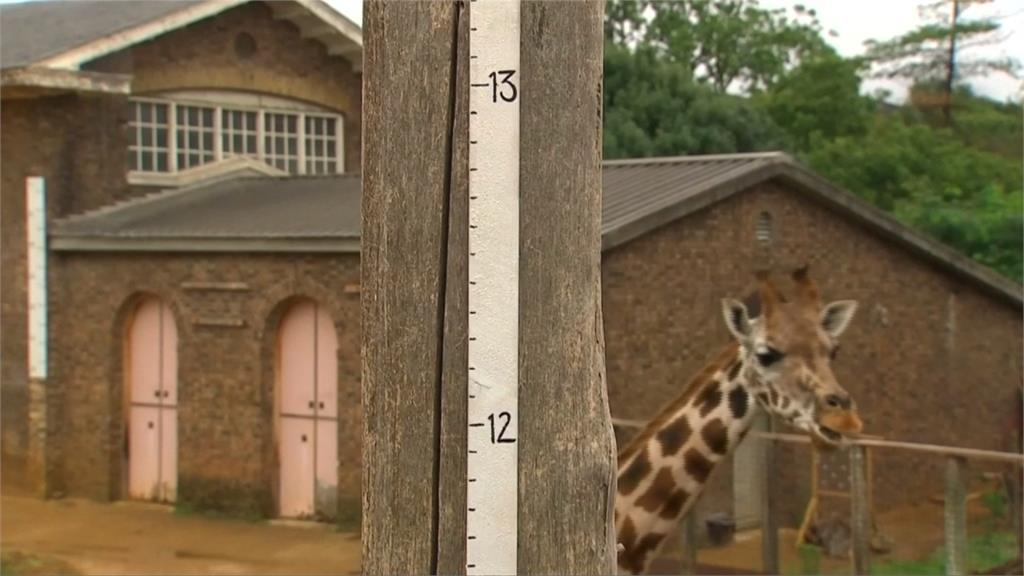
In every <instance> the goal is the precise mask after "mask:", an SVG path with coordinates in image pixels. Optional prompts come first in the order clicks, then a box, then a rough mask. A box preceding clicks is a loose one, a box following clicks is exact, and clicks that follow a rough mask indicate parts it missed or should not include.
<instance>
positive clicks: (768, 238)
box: [754, 212, 775, 248]
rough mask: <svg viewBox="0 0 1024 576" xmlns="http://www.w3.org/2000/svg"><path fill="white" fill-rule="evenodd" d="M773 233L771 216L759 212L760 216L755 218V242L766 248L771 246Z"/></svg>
mask: <svg viewBox="0 0 1024 576" xmlns="http://www.w3.org/2000/svg"><path fill="white" fill-rule="evenodd" d="M774 232H775V231H774V229H773V227H772V215H771V214H770V213H768V212H761V215H760V216H758V217H757V226H756V227H755V229H754V236H755V237H756V238H757V242H758V243H759V244H760V245H761V246H763V247H766V248H767V247H768V246H771V243H772V236H773V234H774Z"/></svg>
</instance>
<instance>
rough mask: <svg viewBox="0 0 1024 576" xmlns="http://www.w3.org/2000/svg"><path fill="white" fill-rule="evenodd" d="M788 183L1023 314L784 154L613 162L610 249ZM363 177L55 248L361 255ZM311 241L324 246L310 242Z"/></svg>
mask: <svg viewBox="0 0 1024 576" xmlns="http://www.w3.org/2000/svg"><path fill="white" fill-rule="evenodd" d="M769 180H774V181H779V182H782V183H784V184H786V185H787V186H788V187H789V188H790V189H793V190H795V191H797V192H798V193H801V194H804V195H805V196H806V197H807V198H809V199H811V200H813V201H816V202H818V203H820V204H823V205H825V206H826V207H828V208H830V209H832V210H834V211H835V212H836V213H837V214H838V215H839V216H842V217H845V218H848V219H850V220H853V221H855V222H857V223H859V224H861V225H862V226H863V227H864V228H866V229H867V230H869V231H871V232H873V233H875V234H877V235H879V236H881V237H883V238H885V239H887V240H889V241H891V242H893V243H894V244H896V245H899V246H902V247H903V248H905V249H907V250H909V251H910V252H912V253H913V254H915V255H916V256H918V257H920V258H923V259H925V260H927V261H929V262H932V263H933V264H935V265H937V266H938V267H939V268H941V269H943V270H946V271H947V272H950V273H952V274H953V275H955V276H957V277H960V278H963V279H965V280H967V281H969V282H972V283H974V284H976V285H978V286H980V287H981V288H983V289H985V290H987V291H988V292H989V293H991V294H994V295H996V296H999V297H1001V298H1003V299H1005V300H1008V301H1010V302H1011V303H1013V304H1015V305H1017V306H1021V305H1022V302H1024V300H1022V290H1021V285H1019V284H1017V283H1016V282H1013V281H1011V280H1009V279H1007V278H1004V277H1003V276H1001V275H999V274H997V273H996V272H994V271H992V270H990V269H988V268H986V267H984V266H981V265H980V264H978V263H976V262H974V261H973V260H971V259H970V258H967V257H966V256H963V255H961V254H959V253H958V252H956V251H955V250H953V249H951V248H949V247H948V246H945V245H943V244H941V243H939V242H936V241H935V240H932V239H931V238H928V237H926V236H924V235H922V234H920V233H918V232H916V231H914V230H911V229H910V228H908V227H907V226H905V225H904V224H902V223H900V222H898V221H896V220H895V219H894V218H892V217H891V216H889V215H888V214H886V213H884V212H882V211H881V210H879V209H877V208H875V207H873V206H871V205H870V204H868V203H867V202H865V201H863V200H861V199H860V198H857V197H856V196H854V195H852V194H850V193H849V192H846V191H844V190H842V189H840V188H838V187H837V186H835V185H833V184H831V183H829V182H828V181H826V180H825V179H823V178H821V177H820V176H818V175H816V174H814V173H813V172H811V171H810V170H808V169H806V168H804V167H802V166H800V165H799V164H797V163H796V162H795V161H793V160H792V159H791V158H790V157H789V156H787V155H785V154H783V153H779V152H769V153H758V154H727V155H717V156H687V157H678V158H645V159H637V160H611V161H606V162H605V163H604V171H603V186H604V202H603V212H602V223H601V233H602V249H603V250H610V249H613V248H615V247H616V246H620V245H622V244H625V243H627V242H629V241H630V240H633V239H634V238H637V237H639V236H642V235H643V234H646V233H647V232H650V231H652V230H654V229H656V228H659V227H661V226H663V225H665V224H667V223H669V222H672V221H674V220H677V219H679V218H682V217H684V216H686V215H688V214H691V213H694V212H696V211H698V210H701V209H703V208H706V207H708V206H711V205H712V204H715V203H717V202H719V201H722V200H724V199H726V198H729V197H731V196H732V195H734V194H737V193H740V192H743V191H745V190H749V189H750V188H751V187H752V186H755V185H757V184H760V183H762V182H767V181H769ZM360 191H361V182H360V179H359V177H358V176H349V175H345V176H332V177H318V178H307V177H278V178H245V179H236V180H230V181H223V182H219V183H212V184H205V185H198V186H196V187H194V188H190V189H183V190H175V191H170V192H162V193H158V194H156V195H154V196H151V197H146V198H142V199H138V200H133V201H130V202H128V203H125V204H121V205H115V206H112V207H109V208H105V209H102V210H99V211H97V212H92V213H88V214H84V215H81V216H75V217H71V218H68V219H65V220H63V221H59V222H58V223H57V225H56V226H55V228H54V230H53V232H52V241H51V246H52V248H53V249H55V250H104V251H136V250H149V251H231V250H241V251H253V250H257V251H294V250H309V249H310V248H309V247H308V246H310V245H312V244H315V246H316V247H317V249H318V250H323V251H334V252H358V250H359V242H358V239H359V232H360V216H359V206H360ZM311 240H315V241H313V242H312V244H311Z"/></svg>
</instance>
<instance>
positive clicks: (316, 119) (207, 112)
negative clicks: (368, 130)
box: [129, 91, 344, 184]
mask: <svg viewBox="0 0 1024 576" xmlns="http://www.w3.org/2000/svg"><path fill="white" fill-rule="evenodd" d="M132 106H133V115H132V120H131V122H130V126H131V133H130V144H129V151H130V154H129V170H130V171H129V180H130V181H132V182H133V183H137V184H168V183H180V182H178V180H180V178H175V176H176V175H179V174H180V173H182V172H186V171H189V170H193V169H196V168H198V167H200V166H207V165H213V164H216V163H218V162H223V161H226V160H230V159H232V158H237V157H247V158H251V159H253V160H257V161H259V162H262V163H264V164H265V165H266V166H269V167H271V168H273V169H274V170H276V171H279V172H280V173H282V174H336V173H340V172H343V171H344V150H343V148H344V139H343V137H342V135H343V132H344V125H343V118H342V117H341V115H339V114H336V113H333V112H331V111H329V110H326V109H323V108H319V107H316V106H312V105H310V104H306V103H303V102H299V101H295V100H288V99H285V98H278V97H273V96H267V95H261V94H249V93H243V92H229V91H180V92H168V93H164V94H160V95H157V96H153V97H145V98H135V99H133V101H132ZM168 176H170V177H171V178H168ZM172 180H173V182H171V181H172Z"/></svg>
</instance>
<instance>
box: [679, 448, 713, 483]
mask: <svg viewBox="0 0 1024 576" xmlns="http://www.w3.org/2000/svg"><path fill="white" fill-rule="evenodd" d="M684 460H685V464H684V467H685V469H686V473H687V474H689V475H690V476H692V477H693V479H694V480H696V481H697V482H699V483H701V484H703V483H704V481H705V480H707V479H708V474H710V473H711V461H710V460H708V459H707V457H706V456H704V455H703V454H701V453H700V450H697V449H696V448H690V449H689V450H687V451H686V456H685V458H684Z"/></svg>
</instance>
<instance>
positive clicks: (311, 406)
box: [309, 400, 316, 408]
mask: <svg viewBox="0 0 1024 576" xmlns="http://www.w3.org/2000/svg"><path fill="white" fill-rule="evenodd" d="M309 407H310V408H316V402H313V401H312V400H310V401H309Z"/></svg>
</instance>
